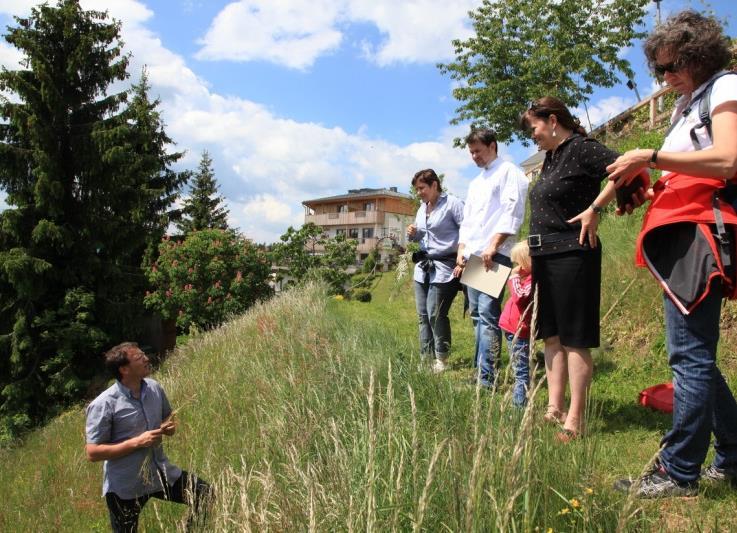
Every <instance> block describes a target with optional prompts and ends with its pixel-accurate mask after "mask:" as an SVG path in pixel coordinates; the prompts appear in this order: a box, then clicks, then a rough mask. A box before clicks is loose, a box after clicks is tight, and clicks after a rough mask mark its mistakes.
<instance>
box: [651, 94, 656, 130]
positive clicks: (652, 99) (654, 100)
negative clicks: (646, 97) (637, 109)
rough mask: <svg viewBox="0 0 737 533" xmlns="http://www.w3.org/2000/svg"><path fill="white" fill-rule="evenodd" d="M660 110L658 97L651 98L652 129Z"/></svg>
mask: <svg viewBox="0 0 737 533" xmlns="http://www.w3.org/2000/svg"><path fill="white" fill-rule="evenodd" d="M657 112H658V105H657V98H652V97H651V98H650V129H651V130H652V129H654V128H655V116H656V114H657Z"/></svg>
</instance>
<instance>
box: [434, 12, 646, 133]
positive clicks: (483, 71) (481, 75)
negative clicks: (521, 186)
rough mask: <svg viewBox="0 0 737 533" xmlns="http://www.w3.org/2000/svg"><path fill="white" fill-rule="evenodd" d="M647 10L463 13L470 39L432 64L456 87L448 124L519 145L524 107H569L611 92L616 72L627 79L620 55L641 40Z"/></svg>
mask: <svg viewBox="0 0 737 533" xmlns="http://www.w3.org/2000/svg"><path fill="white" fill-rule="evenodd" d="M647 3H648V2H647V0H558V1H555V2H551V1H549V0H504V1H503V2H500V1H494V0H484V1H483V3H482V5H481V6H480V7H479V8H478V9H477V10H476V11H473V12H471V13H470V16H471V21H472V23H473V28H474V33H475V35H473V36H472V37H470V38H468V39H466V40H454V41H453V45H454V47H455V54H456V59H455V61H454V62H452V63H448V64H441V65H438V66H439V68H440V70H441V72H443V73H445V74H448V75H450V77H451V78H452V79H453V80H456V81H457V82H458V83H459V86H458V87H457V88H455V89H454V90H453V95H454V96H455V98H456V99H457V100H459V101H460V102H461V105H460V106H459V107H458V108H457V109H456V113H457V115H456V117H455V118H454V119H453V120H452V121H451V122H452V123H453V124H458V123H461V122H465V121H471V122H472V126H479V127H481V126H483V127H490V128H492V129H494V130H495V131H496V132H497V134H498V137H499V139H500V140H501V141H509V140H511V139H512V138H513V137H518V138H520V135H521V134H520V132H519V131H518V129H517V121H518V118H519V115H520V113H521V112H522V111H524V110H525V109H527V107H528V106H529V102H530V101H532V100H535V99H537V98H539V97H541V96H545V95H551V96H557V97H559V98H561V99H562V100H563V101H565V102H566V103H567V104H568V105H571V106H576V105H578V104H580V103H581V102H585V101H586V100H587V99H588V97H589V96H590V95H591V94H593V90H594V87H597V86H598V87H611V86H613V85H614V84H615V83H616V82H617V81H618V78H617V71H620V72H622V73H623V74H624V75H625V76H626V77H631V76H632V70H631V68H630V66H629V63H628V62H627V60H626V59H625V58H624V57H622V55H621V52H622V50H623V49H624V48H626V47H628V46H631V44H632V42H633V40H634V39H636V38H638V37H640V36H642V33H640V32H639V31H638V26H639V25H640V24H641V21H642V19H643V17H644V15H645V5H646V4H647ZM522 139H523V142H524V141H525V139H524V137H522ZM456 142H457V143H460V141H459V140H458V139H456Z"/></svg>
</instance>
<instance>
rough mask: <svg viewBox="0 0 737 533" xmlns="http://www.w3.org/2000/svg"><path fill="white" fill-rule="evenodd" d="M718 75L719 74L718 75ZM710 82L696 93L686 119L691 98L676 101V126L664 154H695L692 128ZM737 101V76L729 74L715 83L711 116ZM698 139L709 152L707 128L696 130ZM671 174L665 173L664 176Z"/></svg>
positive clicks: (710, 110) (696, 120)
mask: <svg viewBox="0 0 737 533" xmlns="http://www.w3.org/2000/svg"><path fill="white" fill-rule="evenodd" d="M717 75H718V74H717ZM708 83H709V80H707V81H706V82H704V83H703V84H701V85H700V86H699V87H698V88H697V89H696V90H695V91H694V92H693V96H694V105H692V106H691V110H690V112H689V113H688V114H687V115H686V116H685V117H684V116H683V111H684V110H685V109H687V108H688V104H689V102H691V98H690V97H689V96H686V95H684V96H681V97H680V98H679V99H678V101H676V108H675V110H674V111H673V115H672V116H671V123H674V124H675V126H674V127H673V129H672V130H671V132H670V133H669V134H668V136H667V137H666V138H665V141H664V142H663V147H662V148H661V150H662V151H663V152H693V151H695V148H694V145H693V143H692V142H691V128H693V127H694V126H696V125H697V124H698V123H699V122H700V120H699V101H700V100H701V98H699V95H700V94H701V92H702V91H703V90H704V88H705V87H706V85H707V84H708ZM697 99H698V100H697ZM729 101H737V75H736V74H727V75H725V76H722V77H721V78H719V79H718V80H716V81H715V82H714V85H712V87H711V100H710V101H709V114H710V115H712V114H713V113H714V109H715V108H716V107H717V106H718V105H720V104H723V103H724V102H729ZM696 137H697V138H698V140H699V142H700V143H701V149H702V150H708V149H709V148H711V145H712V141H711V139H710V138H709V134H708V132H707V131H706V128H703V127H702V128H699V129H697V130H696ZM668 173H669V172H666V171H663V174H668Z"/></svg>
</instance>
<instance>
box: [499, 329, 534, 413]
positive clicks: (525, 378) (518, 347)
mask: <svg viewBox="0 0 737 533" xmlns="http://www.w3.org/2000/svg"><path fill="white" fill-rule="evenodd" d="M504 336H505V337H506V339H507V351H508V352H509V364H510V366H511V367H512V368H513V369H514V391H513V393H512V403H514V404H515V405H519V406H523V405H525V404H527V388H528V387H529V386H530V340H529V339H520V338H517V339H515V338H514V333H509V332H508V331H505V332H504Z"/></svg>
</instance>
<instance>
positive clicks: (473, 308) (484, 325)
mask: <svg viewBox="0 0 737 533" xmlns="http://www.w3.org/2000/svg"><path fill="white" fill-rule="evenodd" d="M503 298H504V290H502V293H501V294H500V295H499V298H493V297H491V296H489V295H488V294H486V293H483V292H481V291H477V290H476V289H472V288H471V287H468V311H469V314H470V315H471V321H472V322H473V328H474V331H475V334H476V348H475V353H474V356H473V365H474V366H475V367H477V368H478V377H477V379H478V382H479V384H480V385H481V386H482V387H492V386H493V385H494V380H495V379H496V365H498V364H499V356H500V355H501V349H502V330H501V328H499V317H500V316H501V314H502V306H501V301H502V299H503Z"/></svg>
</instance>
